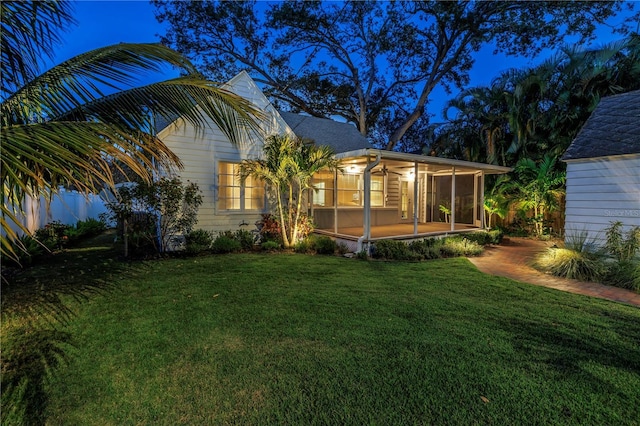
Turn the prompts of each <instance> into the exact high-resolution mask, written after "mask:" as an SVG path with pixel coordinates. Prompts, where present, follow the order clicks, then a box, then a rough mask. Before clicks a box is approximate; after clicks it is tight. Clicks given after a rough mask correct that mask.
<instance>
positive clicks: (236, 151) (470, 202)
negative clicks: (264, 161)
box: [158, 72, 510, 249]
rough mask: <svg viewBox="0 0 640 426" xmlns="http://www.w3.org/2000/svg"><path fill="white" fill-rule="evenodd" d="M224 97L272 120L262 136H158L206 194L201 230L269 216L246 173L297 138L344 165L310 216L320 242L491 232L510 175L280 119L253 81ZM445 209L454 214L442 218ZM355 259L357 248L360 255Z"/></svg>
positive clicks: (238, 83)
mask: <svg viewBox="0 0 640 426" xmlns="http://www.w3.org/2000/svg"><path fill="white" fill-rule="evenodd" d="M224 87H225V88H226V89H228V90H230V91H232V92H234V93H236V94H238V95H240V96H243V97H244V98H246V99H248V100H250V101H251V102H253V103H254V104H255V105H256V106H257V107H258V108H259V109H261V110H262V111H264V112H265V113H266V114H267V116H268V119H267V120H266V122H265V123H264V125H263V132H264V135H263V136H257V135H256V137H255V138H254V140H251V141H247V143H245V144H243V145H242V146H239V147H235V146H233V145H232V144H231V143H230V142H229V141H228V139H227V138H226V137H225V136H223V134H222V132H220V131H219V130H217V129H215V128H212V129H207V130H204V131H201V132H200V133H198V132H196V131H195V129H194V128H193V127H192V126H191V125H190V124H188V123H186V122H184V121H182V120H176V121H175V122H173V123H164V124H162V125H161V126H160V128H159V129H158V130H159V131H158V137H160V138H161V139H162V140H163V141H164V143H165V144H167V146H169V148H171V149H172V150H173V151H174V152H175V153H176V154H177V155H178V156H179V157H180V159H181V160H182V162H183V164H184V169H183V170H181V171H180V173H179V174H180V177H181V178H182V180H183V181H185V180H190V181H192V182H196V183H197V184H198V185H199V187H200V189H201V190H202V192H203V200H204V201H203V204H202V206H201V207H200V210H199V213H198V224H197V227H198V228H203V229H208V230H212V231H218V232H220V231H225V230H233V229H238V227H241V226H245V225H248V226H249V228H253V226H254V223H255V222H256V221H257V220H259V219H260V214H261V213H263V212H266V211H267V205H266V202H267V200H266V193H265V189H264V186H263V185H262V184H261V183H260V182H256V181H253V180H251V179H248V180H247V181H246V183H245V184H244V185H241V184H240V182H239V179H238V170H239V164H240V162H241V161H242V160H243V159H246V158H257V157H259V156H260V154H261V150H262V145H263V138H264V137H265V136H268V135H271V134H295V135H297V136H299V137H301V138H304V139H311V140H313V141H314V142H315V143H316V144H318V145H329V146H331V147H332V148H333V149H334V151H335V152H336V154H337V157H338V158H340V159H342V165H343V168H344V172H343V173H340V172H337V173H329V172H326V173H319V174H318V175H316V176H315V178H314V185H315V188H316V190H315V191H310V194H309V199H310V200H312V201H311V202H310V203H309V204H308V206H307V208H308V211H309V213H311V215H312V216H313V218H314V221H315V223H316V225H317V229H316V232H319V233H323V234H326V235H330V236H332V237H335V238H338V239H341V240H343V241H345V242H349V241H350V242H353V244H352V245H355V242H358V243H359V244H358V245H359V247H361V244H362V243H367V242H370V241H374V240H376V239H380V238H404V239H411V238H419V237H425V236H430V235H436V234H443V233H452V232H464V231H469V230H475V229H478V228H483V227H484V209H483V204H484V201H483V197H484V191H483V188H484V176H485V175H486V174H495V173H506V172H508V171H509V170H510V169H509V168H506V167H499V166H491V165H487V164H479V163H470V162H465V161H458V160H449V159H444V158H438V157H428V156H423V155H416V154H404V153H398V152H391V151H384V150H377V149H373V148H372V147H371V145H370V144H369V143H368V142H367V140H366V138H365V137H364V136H362V135H361V134H360V133H359V132H358V130H357V129H356V128H355V127H354V126H352V125H350V124H348V123H339V122H336V121H333V120H328V119H322V118H316V117H309V116H305V115H300V114H293V113H289V112H279V111H276V110H275V109H274V108H273V106H272V105H271V104H270V103H269V101H268V100H267V98H266V97H265V96H264V94H263V93H262V92H261V91H260V89H259V88H258V86H257V85H256V84H255V82H254V81H253V80H252V79H251V77H249V75H248V74H247V73H246V72H241V73H240V74H238V75H237V76H235V77H234V78H233V79H231V80H230V81H229V82H228V83H227V84H226V85H225V86H224ZM440 205H442V206H445V207H446V208H448V209H450V210H451V214H450V215H446V216H445V215H444V214H443V213H441V212H440V209H439V207H440ZM353 248H354V249H355V247H353Z"/></svg>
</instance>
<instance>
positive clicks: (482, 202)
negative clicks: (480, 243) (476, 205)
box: [480, 170, 487, 229]
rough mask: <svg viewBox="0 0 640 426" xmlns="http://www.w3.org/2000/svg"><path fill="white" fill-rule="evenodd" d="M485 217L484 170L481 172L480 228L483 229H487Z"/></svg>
mask: <svg viewBox="0 0 640 426" xmlns="http://www.w3.org/2000/svg"><path fill="white" fill-rule="evenodd" d="M484 216H485V214H484V170H482V171H480V226H481V227H482V229H486V227H487V224H486V223H485V222H486V221H485V218H484Z"/></svg>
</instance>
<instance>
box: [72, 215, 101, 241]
mask: <svg viewBox="0 0 640 426" xmlns="http://www.w3.org/2000/svg"><path fill="white" fill-rule="evenodd" d="M76 229H77V231H78V234H79V236H80V238H83V237H94V236H96V235H100V234H101V233H102V232H104V231H105V230H106V229H107V224H106V223H104V222H103V221H102V220H98V219H93V218H88V219H86V220H80V221H78V223H76Z"/></svg>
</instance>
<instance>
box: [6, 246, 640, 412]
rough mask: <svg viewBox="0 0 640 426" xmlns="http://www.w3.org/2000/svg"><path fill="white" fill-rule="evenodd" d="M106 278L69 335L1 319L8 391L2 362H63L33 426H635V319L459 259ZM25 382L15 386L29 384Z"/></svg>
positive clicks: (186, 267) (317, 260) (303, 263)
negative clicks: (39, 356)
mask: <svg viewBox="0 0 640 426" xmlns="http://www.w3.org/2000/svg"><path fill="white" fill-rule="evenodd" d="M68 255H73V254H72V253H70V254H68ZM82 256H87V255H86V254H83V255H82ZM88 256H92V255H91V254H89V255H88ZM93 256H94V257H93V258H92V259H93V260H94V261H95V260H96V259H101V258H103V257H101V256H102V255H99V256H97V255H96V254H95V253H94V254H93ZM84 259H85V260H86V257H84ZM105 262H106V263H104V262H103V263H104V265H103V267H106V266H108V265H111V266H110V267H109V268H106V269H102V270H100V273H101V274H102V276H104V277H106V278H107V279H104V280H100V281H96V282H95V283H94V284H93V285H86V283H87V282H89V281H84V282H85V287H86V288H87V291H84V292H76V293H74V291H68V290H67V291H62V292H61V293H63V295H62V296H61V298H62V299H63V300H64V301H65V303H66V305H67V306H70V307H71V308H72V310H73V311H74V312H75V315H73V316H70V317H69V319H68V321H67V322H66V323H65V324H64V325H56V324H57V323H53V324H52V325H48V326H46V327H45V330H44V331H43V332H42V333H44V334H38V333H36V332H35V331H29V332H26V333H25V332H24V330H25V329H27V328H26V327H27V326H26V325H25V323H26V320H25V319H24V318H23V317H20V316H18V315H17V314H15V313H12V312H15V311H16V309H15V306H12V309H9V310H8V312H4V318H3V325H2V327H3V329H2V331H3V333H2V335H3V342H2V343H3V348H5V349H3V373H4V375H5V376H6V373H7V372H9V373H11V374H14V375H15V371H14V372H12V371H11V368H17V367H15V366H16V365H20V363H22V364H24V365H31V366H33V365H36V364H37V363H34V361H33V359H34V357H33V356H32V357H29V356H27V355H23V356H22V358H20V357H19V356H13V358H12V357H11V356H9V355H10V354H12V353H19V352H20V351H19V350H18V349H22V352H29V351H31V352H37V351H36V350H35V349H33V348H40V353H41V354H42V353H45V355H43V356H45V358H46V356H47V355H46V353H47V351H49V352H51V351H53V349H52V348H59V349H60V351H59V353H56V354H54V355H53V356H51V357H50V360H49V361H50V362H53V363H55V362H56V360H58V361H60V360H62V361H63V362H61V366H60V367H59V368H58V369H56V370H55V372H54V373H53V374H51V375H50V376H48V377H45V378H44V379H43V380H42V382H41V386H40V387H38V386H35V387H34V386H31V387H29V386H27V385H25V382H23V385H22V388H20V389H22V390H23V391H24V392H23V394H24V395H26V396H23V399H27V400H30V401H31V406H30V407H31V408H30V410H31V411H33V410H34V408H33V407H36V408H35V413H34V412H29V411H28V412H27V413H26V415H27V416H31V417H30V418H31V419H32V421H34V422H37V421H41V420H43V419H46V422H47V424H56V425H57V424H65V425H68V424H71V425H73V424H82V425H120V424H171V425H173V424H295V425H298V424H330V425H335V424H357V425H359V424H380V425H390V424H397V425H400V424H402V425H404V424H462V425H468V424H489V423H492V424H500V425H502V424H589V425H591V424H610V425H612V424H616V425H623V424H638V419H640V349H639V344H640V309H637V308H633V307H629V306H624V305H621V304H616V303H611V302H606V301H602V300H596V299H591V298H587V297H583V296H578V295H572V294H566V293H562V292H557V291H553V290H550V289H545V288H539V287H535V286H530V285H526V284H520V283H516V282H514V281H511V280H508V279H504V278H498V277H491V276H487V275H484V274H482V273H480V272H478V271H477V270H476V269H475V268H474V267H473V266H472V265H471V264H470V263H469V262H468V261H467V260H466V259H448V260H437V261H429V262H423V263H386V262H373V261H371V262H366V261H358V260H354V259H351V260H349V259H343V258H337V257H324V256H306V255H294V254H271V255H249V254H247V255H225V256H212V257H200V258H188V259H170V260H159V261H154V262H147V263H144V264H142V263H133V264H130V265H122V264H121V263H119V262H112V263H110V262H107V261H105ZM72 263H73V262H72ZM115 266H118V268H119V269H117V270H116V269H114V267H115ZM109 271H111V272H109ZM38 273H40V274H41V275H37V274H38ZM56 273H57V272H55V268H54V267H53V266H50V267H49V269H48V271H47V272H46V273H43V272H42V270H40V272H38V271H37V270H36V271H33V272H30V274H32V275H31V276H32V278H31V281H32V282H33V281H37V280H45V277H46V276H47V275H49V276H50V277H51V276H52V277H54V278H52V280H53V281H56V280H58V281H64V279H62V277H65V274H64V273H63V274H62V275H60V276H57V275H55V274H56ZM94 273H95V271H94ZM33 274H35V275H33ZM81 275H82V274H80V273H79V272H77V271H75V272H74V273H73V275H72V276H73V277H75V278H73V280H71V281H74V280H76V279H77V278H78V276H81ZM68 276H69V272H68V271H67V274H66V277H67V278H68ZM33 277H37V278H33ZM56 277H57V278H56ZM67 281H68V280H67ZM78 282H81V281H78ZM52 285H53V284H52ZM67 285H68V282H67ZM13 293H16V294H18V293H20V292H15V291H14V292H13ZM79 294H82V295H83V296H82V297H80V296H79ZM9 296H12V293H11V292H10V293H9ZM3 303H4V302H3ZM23 304H25V305H27V304H28V303H26V302H24V301H23ZM54 305H55V303H54ZM18 311H19V310H18ZM56 312H59V313H60V312H63V311H62V310H61V309H57V310H56ZM54 327H55V330H54ZM16 330H20V332H15V331H16ZM29 330H31V329H29ZM7 336H9V337H7ZM25 336H27V337H25ZM27 347H28V348H31V349H29V350H28V349H25V348H27ZM7 354H9V355H7ZM35 358H37V357H35ZM7 359H9V361H11V362H7ZM16 359H17V360H18V361H16ZM20 360H21V361H20ZM19 361H20V362H19ZM24 365H22V366H21V367H20V368H26V367H24ZM32 369H33V367H32ZM36 370H37V369H36ZM36 373H37V371H36V372H35V373H33V374H32V375H31V376H29V375H28V374H26V373H25V374H24V375H25V376H28V377H31V379H32V380H35V379H34V378H36V377H40V376H38V374H36ZM11 374H9V377H13V376H11ZM41 376H42V375H41ZM3 381H4V379H3ZM5 389H6V386H5ZM33 389H35V391H33ZM30 392H31V393H30ZM15 394H16V393H15V392H14V395H15ZM5 405H7V403H5ZM7 408H9V409H11V407H10V406H9V407H7V406H5V407H3V412H5V413H6V412H7V411H6V410H7Z"/></svg>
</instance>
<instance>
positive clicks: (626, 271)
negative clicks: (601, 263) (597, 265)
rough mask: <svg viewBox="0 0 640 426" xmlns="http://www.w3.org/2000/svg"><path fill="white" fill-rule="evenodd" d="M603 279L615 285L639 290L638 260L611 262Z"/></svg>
mask: <svg viewBox="0 0 640 426" xmlns="http://www.w3.org/2000/svg"><path fill="white" fill-rule="evenodd" d="M603 281H604V282H605V283H607V284H610V285H614V286H616V287H622V288H627V289H629V290H634V291H640V262H637V261H635V262H634V261H622V262H615V263H613V264H611V265H610V266H609V268H608V270H607V272H606V274H605V277H604V279H603Z"/></svg>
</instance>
